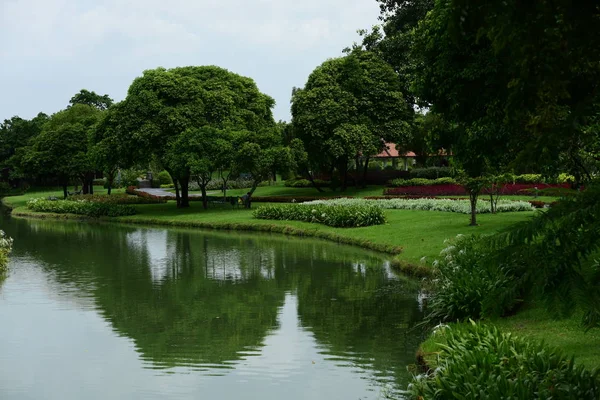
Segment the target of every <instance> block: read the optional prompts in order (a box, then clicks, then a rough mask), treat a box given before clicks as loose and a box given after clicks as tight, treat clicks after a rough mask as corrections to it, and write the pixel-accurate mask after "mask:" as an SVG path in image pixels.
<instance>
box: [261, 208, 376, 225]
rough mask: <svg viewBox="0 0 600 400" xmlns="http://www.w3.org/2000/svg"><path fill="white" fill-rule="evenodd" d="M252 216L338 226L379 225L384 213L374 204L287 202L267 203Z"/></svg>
mask: <svg viewBox="0 0 600 400" xmlns="http://www.w3.org/2000/svg"><path fill="white" fill-rule="evenodd" d="M253 216H254V218H258V219H274V220H291V221H304V222H315V223H319V224H324V225H327V226H334V227H339V228H345V227H360V226H371V225H381V224H384V223H385V215H384V213H383V210H382V208H381V207H378V206H376V205H374V204H361V205H350V206H346V205H343V206H332V205H323V204H320V205H312V206H308V205H305V204H287V205H282V206H276V205H273V206H271V205H267V206H261V207H259V208H257V209H256V210H255V211H254V212H253Z"/></svg>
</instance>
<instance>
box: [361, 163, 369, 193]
mask: <svg viewBox="0 0 600 400" xmlns="http://www.w3.org/2000/svg"><path fill="white" fill-rule="evenodd" d="M368 170H369V157H367V158H366V159H365V165H364V166H363V179H362V187H363V188H366V187H367V171H368Z"/></svg>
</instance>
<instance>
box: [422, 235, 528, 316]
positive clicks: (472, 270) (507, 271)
mask: <svg viewBox="0 0 600 400" xmlns="http://www.w3.org/2000/svg"><path fill="white" fill-rule="evenodd" d="M447 244H448V246H447V247H446V248H445V249H444V250H442V251H441V253H440V257H439V258H438V259H436V260H435V261H434V262H433V268H434V273H435V275H436V276H437V279H436V281H435V287H434V292H433V294H432V297H431V299H430V302H429V306H430V310H431V314H430V318H431V319H432V320H438V321H439V320H442V321H456V320H462V319H465V318H472V319H479V318H482V317H484V316H491V315H501V314H504V313H505V312H507V311H510V310H512V309H513V308H514V306H515V305H516V304H517V303H519V302H520V299H519V297H520V288H521V284H520V280H519V277H518V275H517V274H516V273H515V267H514V266H512V265H508V264H499V263H496V262H494V260H493V259H492V255H493V248H492V246H490V245H489V244H488V242H487V241H485V240H483V239H482V238H481V237H478V236H463V235H458V236H457V237H456V239H454V241H451V242H448V243H447Z"/></svg>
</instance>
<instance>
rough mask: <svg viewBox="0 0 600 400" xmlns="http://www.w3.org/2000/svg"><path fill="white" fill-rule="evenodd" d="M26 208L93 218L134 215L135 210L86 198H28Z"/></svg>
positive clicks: (127, 206)
mask: <svg viewBox="0 0 600 400" xmlns="http://www.w3.org/2000/svg"><path fill="white" fill-rule="evenodd" d="M27 208H28V209H30V210H32V211H35V212H48V213H56V214H76V215H85V216H88V217H94V218H98V217H121V216H125V215H134V214H135V212H136V211H135V208H133V207H131V206H129V205H120V204H114V203H106V202H104V203H102V202H91V201H87V200H75V201H71V200H46V199H43V198H38V199H32V200H29V201H28V202H27Z"/></svg>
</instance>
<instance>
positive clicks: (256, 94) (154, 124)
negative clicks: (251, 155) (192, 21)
mask: <svg viewBox="0 0 600 400" xmlns="http://www.w3.org/2000/svg"><path fill="white" fill-rule="evenodd" d="M274 104H275V102H274V100H273V99H272V98H271V97H269V96H267V95H265V94H262V93H261V92H260V91H259V90H258V88H257V87H256V84H255V83H254V81H253V80H252V79H250V78H246V77H243V76H240V75H237V74H234V73H232V72H229V71H227V70H225V69H223V68H219V67H215V66H204V67H181V68H173V69H169V70H167V69H164V68H158V69H154V70H148V71H145V72H144V74H143V76H141V77H139V78H136V79H135V80H134V81H133V83H132V84H131V86H130V88H129V92H128V94H127V97H126V99H125V100H124V101H123V105H122V107H123V109H124V113H123V115H122V120H123V124H125V125H126V126H127V127H128V130H129V134H130V138H131V143H132V146H131V148H132V149H134V150H132V151H135V156H136V158H137V159H138V160H149V159H150V158H151V157H156V158H157V159H158V160H159V161H160V163H161V164H163V165H165V168H166V170H167V171H168V172H169V174H170V175H171V177H172V179H173V182H174V183H175V187H176V197H177V206H178V207H189V199H188V183H189V180H190V177H191V170H190V169H189V166H188V167H185V168H183V167H182V168H180V167H181V166H182V165H183V164H181V163H180V162H177V163H175V164H173V163H172V162H167V161H168V160H167V159H168V156H169V154H171V155H172V154H173V148H172V144H173V143H177V137H178V136H179V135H182V134H183V133H184V132H186V131H187V130H189V129H200V128H211V129H216V130H226V131H230V132H234V131H239V130H249V131H254V132H262V131H264V130H268V129H269V128H274V127H275V121H274V120H273V115H272V112H271V109H272V107H273V106H274ZM181 143H187V141H182V142H181ZM174 165H178V168H177V169H176V170H174V169H171V166H174ZM179 188H181V193H180V191H179Z"/></svg>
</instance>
